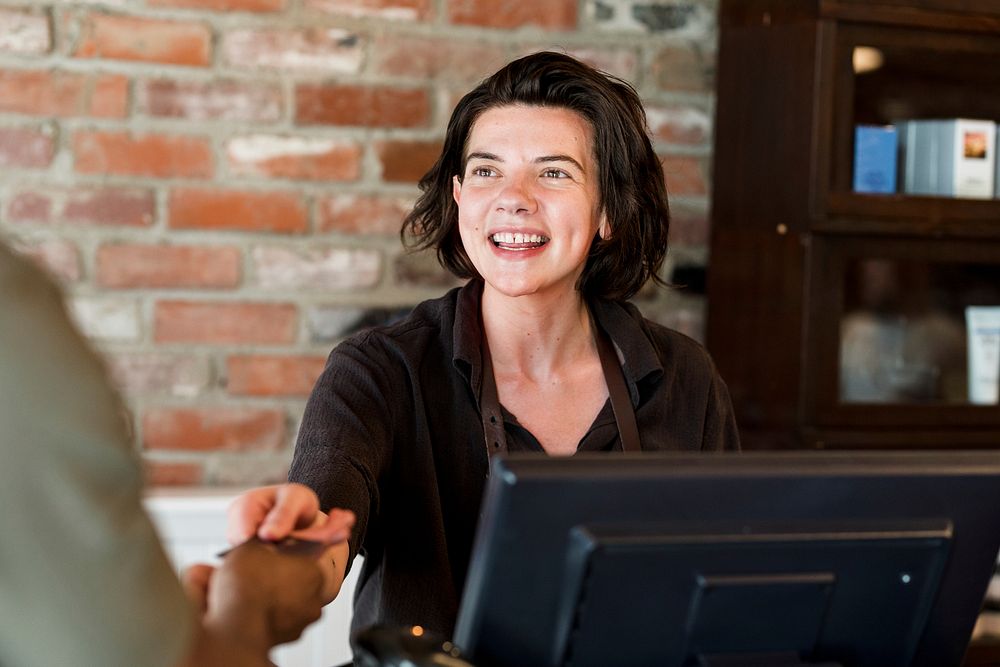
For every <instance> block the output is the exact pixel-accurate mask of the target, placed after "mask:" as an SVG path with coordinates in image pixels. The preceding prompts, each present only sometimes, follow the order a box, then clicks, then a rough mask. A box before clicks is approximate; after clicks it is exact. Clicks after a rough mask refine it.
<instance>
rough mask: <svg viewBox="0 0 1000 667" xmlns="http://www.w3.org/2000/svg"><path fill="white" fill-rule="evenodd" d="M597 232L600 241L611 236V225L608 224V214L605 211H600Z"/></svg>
mask: <svg viewBox="0 0 1000 667" xmlns="http://www.w3.org/2000/svg"><path fill="white" fill-rule="evenodd" d="M597 233H598V235H600V237H601V240H602V241H607V240H608V239H610V238H611V225H609V224H608V216H607V214H605V213H601V221H600V222H599V223H597Z"/></svg>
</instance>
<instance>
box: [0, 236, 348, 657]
mask: <svg viewBox="0 0 1000 667" xmlns="http://www.w3.org/2000/svg"><path fill="white" fill-rule="evenodd" d="M0 303H2V304H3V307H2V308H0V508H2V511H0V665H6V666H9V667H54V666H55V665H72V666H73V667H90V666H93V667H161V666H162V667H167V666H176V667H179V666H190V667H194V666H205V667H208V666H212V667H230V666H231V667H251V666H254V667H256V666H258V665H261V666H263V665H271V662H270V661H269V659H268V652H269V651H270V649H271V648H272V647H273V646H275V645H277V644H280V643H284V642H288V641H292V640H293V639H296V638H297V637H298V636H299V635H300V634H301V632H302V630H303V629H304V628H305V627H306V626H307V625H309V624H310V623H312V622H313V621H315V620H316V619H318V618H319V616H320V613H321V610H322V602H323V598H322V592H323V590H324V588H325V587H326V586H325V583H324V577H326V576H329V570H330V567H329V565H328V563H330V562H331V561H330V558H329V557H328V556H325V557H323V558H320V559H317V558H316V557H315V556H313V557H305V556H294V555H288V554H283V553H279V552H278V550H277V549H276V548H275V547H274V546H272V545H268V544H265V543H263V542H261V541H259V540H255V541H252V542H251V543H248V544H245V545H243V546H241V547H239V548H237V549H235V550H233V551H232V552H230V554H229V555H228V556H227V557H226V558H225V560H224V561H223V562H222V564H221V565H219V566H218V568H213V567H210V566H208V565H196V566H194V567H192V568H190V569H189V570H187V571H186V572H185V575H184V582H183V585H182V583H181V582H180V581H178V579H177V577H176V575H175V574H174V571H173V569H172V567H171V565H170V563H169V562H168V560H167V557H166V555H165V553H164V551H163V548H162V547H161V545H160V542H159V541H158V539H157V536H156V534H155V532H154V529H153V526H152V524H151V523H150V519H149V517H148V516H147V514H146V513H145V511H144V509H143V507H142V504H141V502H142V477H141V469H140V465H139V461H138V459H137V457H136V455H135V453H134V451H133V449H132V446H131V443H130V439H129V437H128V430H127V426H126V423H125V417H124V415H125V412H124V409H123V407H122V404H121V402H120V400H119V397H118V396H117V394H116V392H115V391H114V390H113V389H112V388H111V386H110V384H109V383H108V380H107V379H106V376H105V372H104V367H103V365H102V363H101V361H100V360H99V358H98V357H97V355H96V354H95V353H94V352H93V351H92V350H91V348H90V347H89V346H88V344H87V343H86V341H85V340H84V339H83V337H82V336H81V335H80V334H79V333H78V332H77V330H76V329H75V328H74V327H73V325H72V324H71V322H70V319H69V317H68V315H67V312H66V309H65V306H64V304H63V300H62V296H61V294H60V291H59V289H58V288H57V287H56V285H55V284H54V283H53V282H52V281H51V280H50V279H49V278H48V277H47V276H45V275H44V274H43V273H42V272H41V271H40V270H39V269H38V268H37V267H35V266H34V265H33V264H32V263H31V262H30V261H29V260H27V259H25V258H23V257H21V256H19V255H17V254H16V253H14V252H13V251H12V250H11V249H10V248H9V247H7V246H5V245H4V244H3V243H2V242H0ZM331 529H332V532H331ZM338 530H340V531H344V526H335V525H333V524H330V525H329V526H327V527H326V528H325V529H324V528H321V527H317V528H316V529H314V530H313V531H312V532H311V533H305V534H303V535H302V536H303V537H312V538H315V539H317V540H320V541H331V540H337V539H343V538H344V535H343V534H340V535H338V534H337V531H338ZM324 570H326V571H327V572H324Z"/></svg>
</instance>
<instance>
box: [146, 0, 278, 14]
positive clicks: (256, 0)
mask: <svg viewBox="0 0 1000 667" xmlns="http://www.w3.org/2000/svg"><path fill="white" fill-rule="evenodd" d="M146 4H148V5H149V6H150V7H180V8H182V9H206V10H208V11H214V12H280V11H284V10H285V8H286V7H287V6H288V0H146Z"/></svg>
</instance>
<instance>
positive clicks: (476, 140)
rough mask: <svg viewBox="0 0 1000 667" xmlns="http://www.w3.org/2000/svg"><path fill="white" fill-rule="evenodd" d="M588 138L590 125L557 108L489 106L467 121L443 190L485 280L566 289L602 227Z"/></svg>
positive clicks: (507, 290)
mask: <svg viewBox="0 0 1000 667" xmlns="http://www.w3.org/2000/svg"><path fill="white" fill-rule="evenodd" d="M593 144H594V142H593V130H592V129H591V127H590V124H589V123H588V122H587V121H586V120H585V119H584V118H583V117H582V116H580V115H579V114H577V113H576V112H574V111H570V110H569V109H564V108H555V107H535V106H520V105H516V106H504V107H497V108H493V109H490V110H488V111H485V112H483V113H482V114H481V115H480V116H479V118H478V119H477V120H476V122H475V123H474V124H473V126H472V130H471V132H470V134H469V140H468V143H467V151H468V153H467V154H466V167H465V173H464V174H463V175H462V178H461V180H460V179H459V178H458V177H455V178H454V179H453V186H452V194H453V196H454V198H455V202H456V203H457V204H458V226H459V232H460V234H461V237H462V243H463V245H464V246H465V251H466V253H468V255H469V259H471V260H472V263H473V265H474V266H475V267H476V269H477V270H478V271H479V275H481V276H482V277H483V279H484V280H485V281H486V284H487V285H488V286H489V287H490V288H492V289H495V290H497V291H499V292H501V293H502V294H505V295H508V296H523V295H527V294H540V293H547V294H554V295H557V296H558V295H560V293H562V292H566V293H572V291H573V290H574V288H575V285H576V281H577V278H579V276H580V274H581V272H582V271H583V267H584V264H585V263H586V260H587V253H588V251H589V250H590V245H591V242H592V241H593V239H594V236H595V234H598V233H599V232H600V233H602V234H604V233H605V232H606V223H605V221H604V216H603V214H602V213H601V211H600V210H599V209H598V201H599V198H600V197H599V184H598V173H597V164H596V163H595V161H594V150H593Z"/></svg>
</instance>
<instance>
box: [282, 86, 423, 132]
mask: <svg viewBox="0 0 1000 667" xmlns="http://www.w3.org/2000/svg"><path fill="white" fill-rule="evenodd" d="M429 120H430V102H429V100H428V96H427V91H426V90H423V89H421V88H394V87H386V86H375V87H370V86H356V85H349V84H314V83H303V84H299V85H298V86H297V87H296V89H295V122H296V123H297V124H299V125H320V124H323V125H358V126H362V127H419V126H423V125H426V124H427V123H428V121H429Z"/></svg>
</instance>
